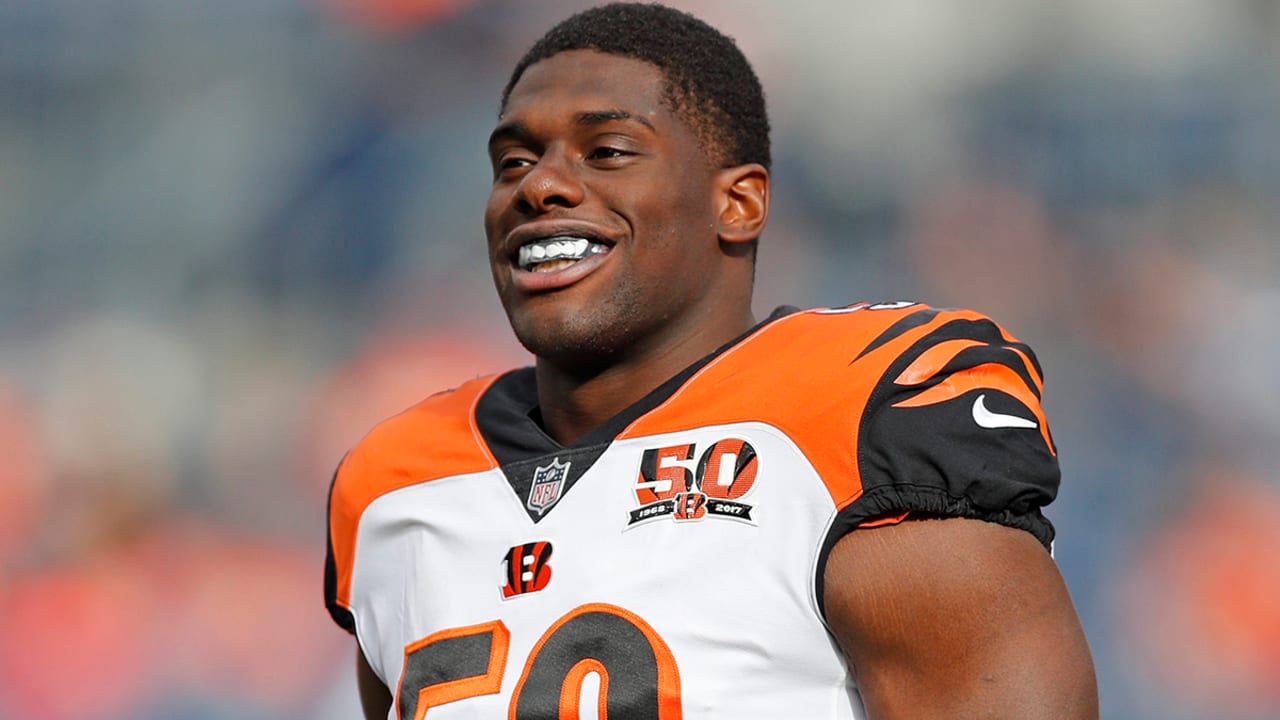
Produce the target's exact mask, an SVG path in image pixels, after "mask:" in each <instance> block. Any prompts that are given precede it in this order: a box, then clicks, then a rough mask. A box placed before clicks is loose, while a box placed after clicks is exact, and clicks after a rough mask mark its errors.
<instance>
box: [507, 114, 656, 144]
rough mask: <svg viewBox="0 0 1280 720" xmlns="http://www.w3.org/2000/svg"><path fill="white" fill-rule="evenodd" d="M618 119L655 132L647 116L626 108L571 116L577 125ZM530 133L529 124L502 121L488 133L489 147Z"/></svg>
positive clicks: (587, 125)
mask: <svg viewBox="0 0 1280 720" xmlns="http://www.w3.org/2000/svg"><path fill="white" fill-rule="evenodd" d="M619 120H624V121H631V122H635V123H639V124H640V125H643V126H645V127H647V128H649V130H650V131H652V132H657V128H655V127H654V126H653V123H652V122H649V119H648V118H646V117H644V116H643V115H633V114H632V113H630V112H627V111H626V110H587V111H584V112H580V113H578V114H577V115H575V116H574V117H573V123H574V124H575V125H577V126H579V127H591V126H594V125H601V124H604V123H609V122H617V121H619ZM532 134H533V133H532V132H531V131H530V130H529V126H528V125H526V124H524V123H523V122H520V121H519V120H513V121H511V122H506V123H502V124H500V125H498V127H496V128H494V130H493V132H492V133H491V134H490V135H489V147H490V148H492V147H493V146H494V145H495V144H497V143H499V142H501V141H503V140H508V139H517V140H518V139H523V138H528V137H530V136H531V135H532Z"/></svg>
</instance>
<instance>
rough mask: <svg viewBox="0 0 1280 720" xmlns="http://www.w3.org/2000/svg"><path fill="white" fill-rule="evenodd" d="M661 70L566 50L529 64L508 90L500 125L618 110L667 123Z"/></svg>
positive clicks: (630, 60)
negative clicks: (516, 121)
mask: <svg viewBox="0 0 1280 720" xmlns="http://www.w3.org/2000/svg"><path fill="white" fill-rule="evenodd" d="M664 86H665V82H664V78H663V75H662V71H661V70H659V69H658V68H657V67H656V66H654V65H652V64H650V63H647V62H645V61H643V60H636V59H635V58H629V57H622V56H619V55H608V54H605V53H601V52H596V51H595V50H567V51H564V52H561V53H557V54H555V55H552V56H551V57H549V58H546V59H545V60H540V61H538V62H536V63H534V64H533V65H530V66H529V67H528V68H527V69H526V70H525V71H524V74H523V75H521V76H520V80H519V81H518V82H517V83H516V84H515V86H514V87H513V88H511V94H510V96H508V98H507V104H506V106H505V107H504V108H503V110H502V120H508V119H512V118H515V117H517V116H520V117H521V119H528V118H525V117H524V116H527V115H534V116H548V118H550V117H554V116H556V115H568V114H573V113H576V112H579V111H582V110H592V111H594V110H622V111H626V112H628V113H630V114H632V115H637V116H641V117H644V118H646V119H648V120H649V121H650V123H652V124H655V125H656V124H659V123H664V122H666V121H668V120H669V119H670V118H671V111H670V110H669V109H668V108H667V107H666V105H665V104H664V103H663V98H664Z"/></svg>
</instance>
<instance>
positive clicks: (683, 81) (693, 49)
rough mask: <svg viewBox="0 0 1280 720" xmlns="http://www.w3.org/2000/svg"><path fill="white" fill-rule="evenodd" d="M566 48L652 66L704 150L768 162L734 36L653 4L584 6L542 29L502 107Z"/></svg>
mask: <svg viewBox="0 0 1280 720" xmlns="http://www.w3.org/2000/svg"><path fill="white" fill-rule="evenodd" d="M566 50H595V51H598V52H602V53H606V54H609V55H619V56H622V57H629V58H635V59H637V60H643V61H645V62H647V63H650V64H652V65H654V66H656V67H657V68H658V70H660V71H661V72H662V75H663V77H664V78H665V80H666V87H665V95H666V100H667V101H668V102H669V104H670V107H671V110H672V111H673V112H674V113H675V114H676V116H677V117H679V118H680V119H681V120H683V121H684V122H686V123H688V125H689V127H690V128H691V129H692V130H693V131H694V133H695V134H696V135H697V136H698V141H699V143H700V144H701V145H702V147H703V150H704V151H705V152H706V153H707V154H708V156H710V157H711V158H713V159H714V160H715V161H717V162H723V163H724V165H725V166H726V167H730V166H733V165H742V164H745V163H759V164H761V165H763V166H764V167H765V168H768V167H769V165H770V162H771V158H770V153H769V117H768V114H767V113H766V111H765V103H764V91H763V90H762V89H761V87H760V80H759V79H758V78H757V77H756V74H755V71H754V70H752V69H751V63H749V62H747V58H746V56H744V55H743V54H742V51H741V50H739V49H738V46H737V45H736V44H735V43H734V42H733V39H732V38H730V37H728V36H726V35H725V34H724V33H721V32H720V31H719V30H716V29H715V28H713V27H711V26H710V25H708V24H706V23H705V22H703V21H701V20H699V19H698V18H696V17H694V16H692V15H690V14H688V13H686V12H682V11H680V10H675V9H673V8H669V7H666V6H663V5H658V4H642V3H612V4H609V5H602V6H600V7H596V8H591V9H589V10H584V11H582V12H580V13H578V14H576V15H573V16H571V17H569V18H568V19H566V20H564V21H563V22H561V23H560V24H558V25H556V26H555V27H553V28H551V29H550V30H548V31H547V33H546V34H545V35H543V36H542V38H541V39H539V40H538V41H537V42H536V43H534V44H533V47H531V48H529V51H528V52H526V53H525V54H524V57H522V58H520V62H518V63H516V67H515V70H513V71H512V73H511V79H510V80H508V81H507V86H506V88H505V89H504V90H503V91H502V105H501V108H502V109H503V110H505V109H506V107H507V100H508V98H510V96H511V89H512V88H514V87H515V85H516V83H517V82H518V81H519V80H520V77H521V76H522V75H523V74H524V71H525V70H527V69H528V68H529V66H530V65H533V64H534V63H536V62H538V61H540V60H545V59H547V58H549V57H551V56H552V55H555V54H557V53H561V52H564V51H566Z"/></svg>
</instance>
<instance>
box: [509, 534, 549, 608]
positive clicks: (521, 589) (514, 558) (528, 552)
mask: <svg viewBox="0 0 1280 720" xmlns="http://www.w3.org/2000/svg"><path fill="white" fill-rule="evenodd" d="M550 559H551V543H549V542H546V541H542V542H533V543H525V544H524V545H516V546H515V547H513V548H511V549H510V550H508V551H507V557H506V558H505V559H504V560H503V562H505V563H506V565H507V573H506V574H507V583H506V584H505V585H503V586H502V598H503V599H504V600H506V599H508V598H513V597H515V596H516V595H524V594H525V593H531V592H537V591H539V590H541V589H542V588H544V587H546V586H547V583H549V582H551V566H550V565H549V564H547V561H548V560H550Z"/></svg>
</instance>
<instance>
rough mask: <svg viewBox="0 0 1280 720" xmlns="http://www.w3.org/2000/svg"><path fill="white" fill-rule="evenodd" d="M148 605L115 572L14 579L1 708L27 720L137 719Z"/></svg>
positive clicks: (3, 630)
mask: <svg viewBox="0 0 1280 720" xmlns="http://www.w3.org/2000/svg"><path fill="white" fill-rule="evenodd" d="M148 602H149V600H148V597H147V595H146V594H145V591H144V590H143V588H142V583H140V582H138V578H136V577H132V576H131V575H130V574H129V573H128V572H122V571H121V568H105V567H103V568H95V569H89V568H82V569H59V570H52V571H46V572H43V573H40V574H36V575H31V576H28V577H25V578H21V579H19V580H18V581H17V582H15V583H14V584H13V586H12V587H11V588H10V590H9V592H8V594H7V596H6V598H5V602H4V604H3V625H2V626H0V697H3V698H4V703H5V708H6V709H7V710H9V711H11V712H12V713H13V715H12V716H13V717H21V718H26V720H73V719H78V718H90V717H92V718H104V719H106V718H124V717H131V716H136V715H137V713H138V710H139V709H140V707H141V704H142V703H143V702H145V700H146V697H147V695H148V689H149V688H148V683H149V673H148V672H147V670H148V668H147V657H146V648H149V647H151V646H152V643H151V642H150V641H149V638H148V634H147V623H148V618H149V617H150V616H151V614H152V613H151V612H150V610H151V608H150V607H148Z"/></svg>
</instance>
